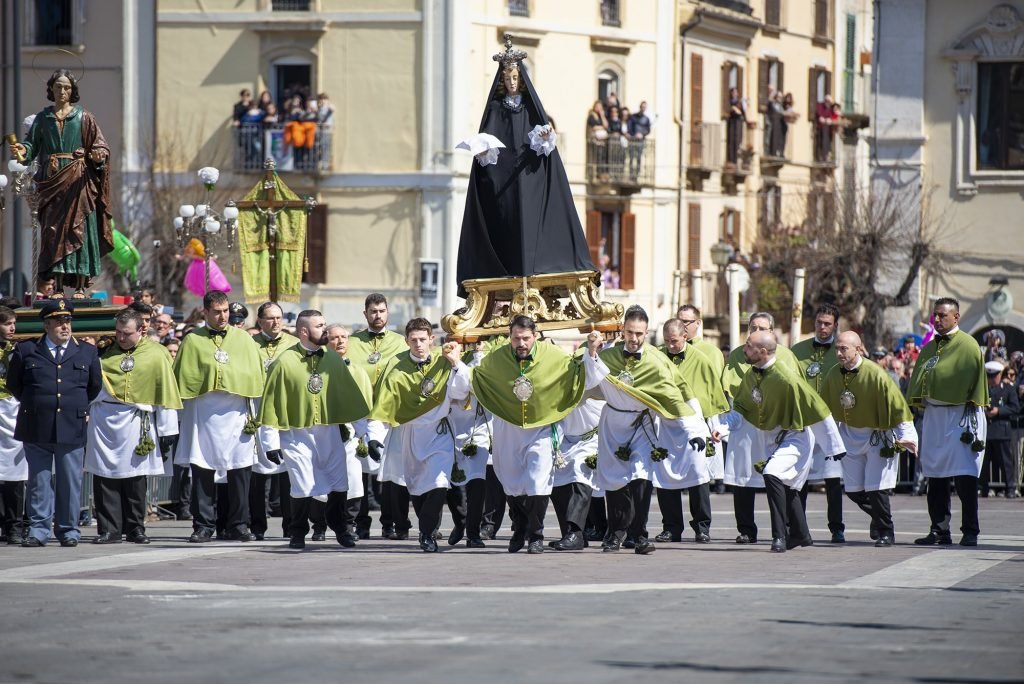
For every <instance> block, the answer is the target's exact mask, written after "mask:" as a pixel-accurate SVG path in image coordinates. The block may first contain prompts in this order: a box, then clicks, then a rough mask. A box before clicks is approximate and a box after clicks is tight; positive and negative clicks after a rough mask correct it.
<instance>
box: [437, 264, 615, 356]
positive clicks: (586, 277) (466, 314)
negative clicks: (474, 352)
mask: <svg viewBox="0 0 1024 684" xmlns="http://www.w3.org/2000/svg"><path fill="white" fill-rule="evenodd" d="M597 279H598V274H597V273H596V272H595V271H573V272H571V273H544V274H541V275H532V276H527V277H523V278H477V279H475V280H467V281H465V282H464V283H463V286H464V287H465V288H466V306H464V307H463V308H461V309H459V310H458V311H456V312H455V313H452V314H449V315H447V316H445V317H444V318H442V319H441V327H442V328H444V330H445V332H447V333H448V334H449V335H451V336H453V337H455V338H456V339H459V340H461V341H464V342H474V341H476V340H477V339H479V338H481V337H484V336H488V335H500V334H508V325H509V323H510V322H511V320H512V319H513V318H514V317H515V316H518V315H520V314H522V315H524V316H529V317H530V318H532V319H533V320H534V321H536V323H537V329H538V330H571V329H574V328H575V329H577V330H579V331H580V332H590V331H591V330H600V331H602V332H613V331H617V330H619V329H621V328H622V305H621V304H614V303H612V302H602V301H601V300H600V298H599V290H598V286H597Z"/></svg>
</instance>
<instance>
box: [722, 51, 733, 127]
mask: <svg viewBox="0 0 1024 684" xmlns="http://www.w3.org/2000/svg"><path fill="white" fill-rule="evenodd" d="M733 66H734V65H733V63H732V62H726V63H725V64H723V65H722V88H721V91H720V95H721V100H722V118H723V119H728V118H729V89H730V88H731V87H732V86H731V84H730V80H729V77H730V76H731V75H732V68H733Z"/></svg>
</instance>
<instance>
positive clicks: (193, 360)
mask: <svg viewBox="0 0 1024 684" xmlns="http://www.w3.org/2000/svg"><path fill="white" fill-rule="evenodd" d="M228 307H229V305H228V296H227V295H226V294H224V293H223V292H219V291H217V290H212V291H210V292H207V293H206V296H205V297H203V314H204V316H205V317H206V325H205V326H202V327H199V328H196V330H195V331H193V332H191V333H189V334H188V335H186V336H185V339H183V340H182V341H181V347H180V348H179V349H178V355H177V356H176V357H175V359H174V376H175V379H176V380H177V381H178V392H179V394H180V395H181V399H182V402H183V403H184V405H185V409H184V410H183V411H182V415H181V441H180V443H179V449H178V451H177V453H176V454H175V457H174V462H175V463H176V464H178V465H187V464H191V467H192V529H193V533H192V536H191V537H189V542H191V543H193V544H201V543H205V542H208V541H210V540H211V539H212V538H213V532H214V529H215V528H216V525H217V515H216V511H215V508H214V500H215V496H216V494H215V488H214V476H215V474H216V472H217V471H221V472H225V471H226V473H227V485H228V500H227V501H220V502H217V503H218V504H219V505H220V506H227V519H226V522H225V525H226V530H225V531H226V533H227V538H228V539H231V540H235V541H253V540H254V539H255V536H254V535H253V534H252V533H251V532H250V531H249V480H250V479H251V477H252V466H253V464H254V463H255V462H256V445H255V444H254V440H255V434H256V432H257V423H256V417H255V413H254V411H253V406H252V400H253V399H256V398H258V397H260V396H261V395H262V394H263V377H264V372H263V361H262V360H260V353H259V347H257V346H256V345H255V344H253V342H252V338H251V337H250V336H249V333H247V332H245V331H244V330H241V329H240V328H236V327H234V326H230V325H228Z"/></svg>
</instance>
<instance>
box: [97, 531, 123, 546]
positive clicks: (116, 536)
mask: <svg viewBox="0 0 1024 684" xmlns="http://www.w3.org/2000/svg"><path fill="white" fill-rule="evenodd" d="M92 543H93V544H120V543H121V533H120V532H104V533H103V534H101V535H100V536H98V537H96V538H95V539H93V540H92Z"/></svg>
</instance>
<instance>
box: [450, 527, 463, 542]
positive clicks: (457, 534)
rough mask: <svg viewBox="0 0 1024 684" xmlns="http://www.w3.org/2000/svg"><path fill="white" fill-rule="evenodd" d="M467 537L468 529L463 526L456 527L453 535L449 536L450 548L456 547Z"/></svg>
mask: <svg viewBox="0 0 1024 684" xmlns="http://www.w3.org/2000/svg"><path fill="white" fill-rule="evenodd" d="M464 536H466V528H465V527H463V526H462V525H456V526H455V527H453V528H452V533H451V534H449V535H448V546H455V545H456V544H458V543H459V542H460V541H462V538H463V537H464Z"/></svg>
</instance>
